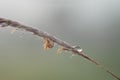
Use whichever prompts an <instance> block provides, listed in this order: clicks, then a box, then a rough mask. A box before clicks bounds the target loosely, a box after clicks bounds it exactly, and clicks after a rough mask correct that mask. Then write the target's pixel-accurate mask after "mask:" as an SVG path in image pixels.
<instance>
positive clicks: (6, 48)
mask: <svg viewBox="0 0 120 80" xmlns="http://www.w3.org/2000/svg"><path fill="white" fill-rule="evenodd" d="M0 17H2V18H7V19H11V20H15V21H18V22H21V23H23V24H25V25H29V26H34V27H37V28H39V29H42V30H44V31H47V32H49V33H51V34H53V35H55V36H57V37H59V38H60V39H62V40H65V41H67V42H69V43H71V45H80V46H81V47H82V48H83V50H84V52H85V53H86V54H87V55H89V56H90V57H92V58H94V59H95V60H97V61H98V62H100V63H102V64H103V65H105V66H106V67H108V68H109V69H110V70H111V71H112V72H113V73H115V74H117V75H118V76H120V0H0ZM12 29H13V28H10V27H8V28H0V80H116V79H114V78H113V77H111V76H110V75H109V74H107V73H106V72H105V71H103V70H101V69H99V68H98V67H96V66H95V65H94V64H93V63H91V62H89V61H88V60H86V59H84V58H82V57H80V56H77V55H75V56H73V57H71V55H72V54H71V53H69V52H62V53H61V54H56V51H57V48H58V47H59V46H58V45H55V48H53V49H51V50H48V51H44V50H43V41H42V39H41V38H39V37H36V36H34V35H32V34H31V33H29V32H24V31H17V32H15V33H14V34H11V33H10V32H11V30H12Z"/></svg>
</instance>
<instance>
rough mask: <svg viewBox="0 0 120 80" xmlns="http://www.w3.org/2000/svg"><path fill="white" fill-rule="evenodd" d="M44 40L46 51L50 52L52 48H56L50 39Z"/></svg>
mask: <svg viewBox="0 0 120 80" xmlns="http://www.w3.org/2000/svg"><path fill="white" fill-rule="evenodd" d="M43 39H44V45H43V46H44V50H48V49H50V48H53V47H54V42H53V41H51V40H50V39H49V38H43Z"/></svg>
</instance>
